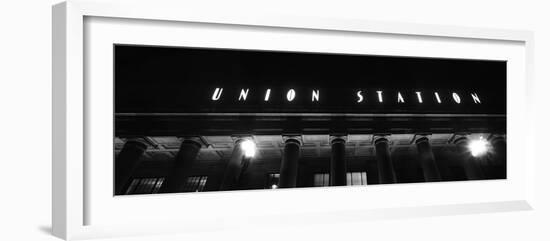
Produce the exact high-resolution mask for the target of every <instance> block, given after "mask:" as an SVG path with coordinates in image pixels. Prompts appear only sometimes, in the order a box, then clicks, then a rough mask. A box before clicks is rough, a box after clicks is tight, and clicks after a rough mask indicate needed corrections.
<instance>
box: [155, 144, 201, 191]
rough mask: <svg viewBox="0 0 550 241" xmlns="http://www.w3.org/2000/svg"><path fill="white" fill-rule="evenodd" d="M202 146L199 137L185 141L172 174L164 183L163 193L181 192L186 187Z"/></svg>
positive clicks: (171, 171) (173, 166)
mask: <svg viewBox="0 0 550 241" xmlns="http://www.w3.org/2000/svg"><path fill="white" fill-rule="evenodd" d="M201 146H202V141H201V140H200V138H198V137H193V138H184V139H183V141H182V142H181V145H180V149H179V151H178V154H177V155H176V158H175V160H174V164H173V165H172V168H171V170H170V172H169V173H170V174H169V176H168V177H167V178H166V180H165V181H164V185H162V188H161V192H164V193H166V192H179V191H181V187H183V186H184V184H185V182H186V181H187V178H188V177H189V172H190V170H191V168H193V164H194V163H195V159H197V155H198V154H199V151H200V149H201Z"/></svg>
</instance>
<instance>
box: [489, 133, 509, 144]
mask: <svg viewBox="0 0 550 241" xmlns="http://www.w3.org/2000/svg"><path fill="white" fill-rule="evenodd" d="M489 140H490V141H491V143H496V142H499V141H506V135H503V134H493V135H491V137H490V138H489Z"/></svg>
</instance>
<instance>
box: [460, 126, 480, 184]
mask: <svg viewBox="0 0 550 241" xmlns="http://www.w3.org/2000/svg"><path fill="white" fill-rule="evenodd" d="M454 144H455V145H456V147H457V151H458V156H459V158H460V160H459V161H460V162H461V163H462V166H463V168H464V172H465V173H466V178H467V179H468V180H479V179H483V177H484V175H483V171H482V170H481V167H480V166H479V163H478V160H476V159H475V158H474V157H473V156H472V154H471V153H470V150H468V138H467V137H465V136H461V137H458V138H456V139H455V141H454Z"/></svg>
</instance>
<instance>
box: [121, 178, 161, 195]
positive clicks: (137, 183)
mask: <svg viewBox="0 0 550 241" xmlns="http://www.w3.org/2000/svg"><path fill="white" fill-rule="evenodd" d="M163 182H164V177H151V178H134V179H133V180H132V182H131V183H130V186H129V187H128V189H127V190H126V194H153V193H157V192H158V191H159V189H160V187H161V186H162V183H163Z"/></svg>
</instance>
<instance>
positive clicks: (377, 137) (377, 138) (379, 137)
mask: <svg viewBox="0 0 550 241" xmlns="http://www.w3.org/2000/svg"><path fill="white" fill-rule="evenodd" d="M382 141H385V142H387V143H388V144H391V143H392V141H391V134H387V133H380V134H373V135H372V143H374V144H375V145H376V143H378V142H382Z"/></svg>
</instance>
